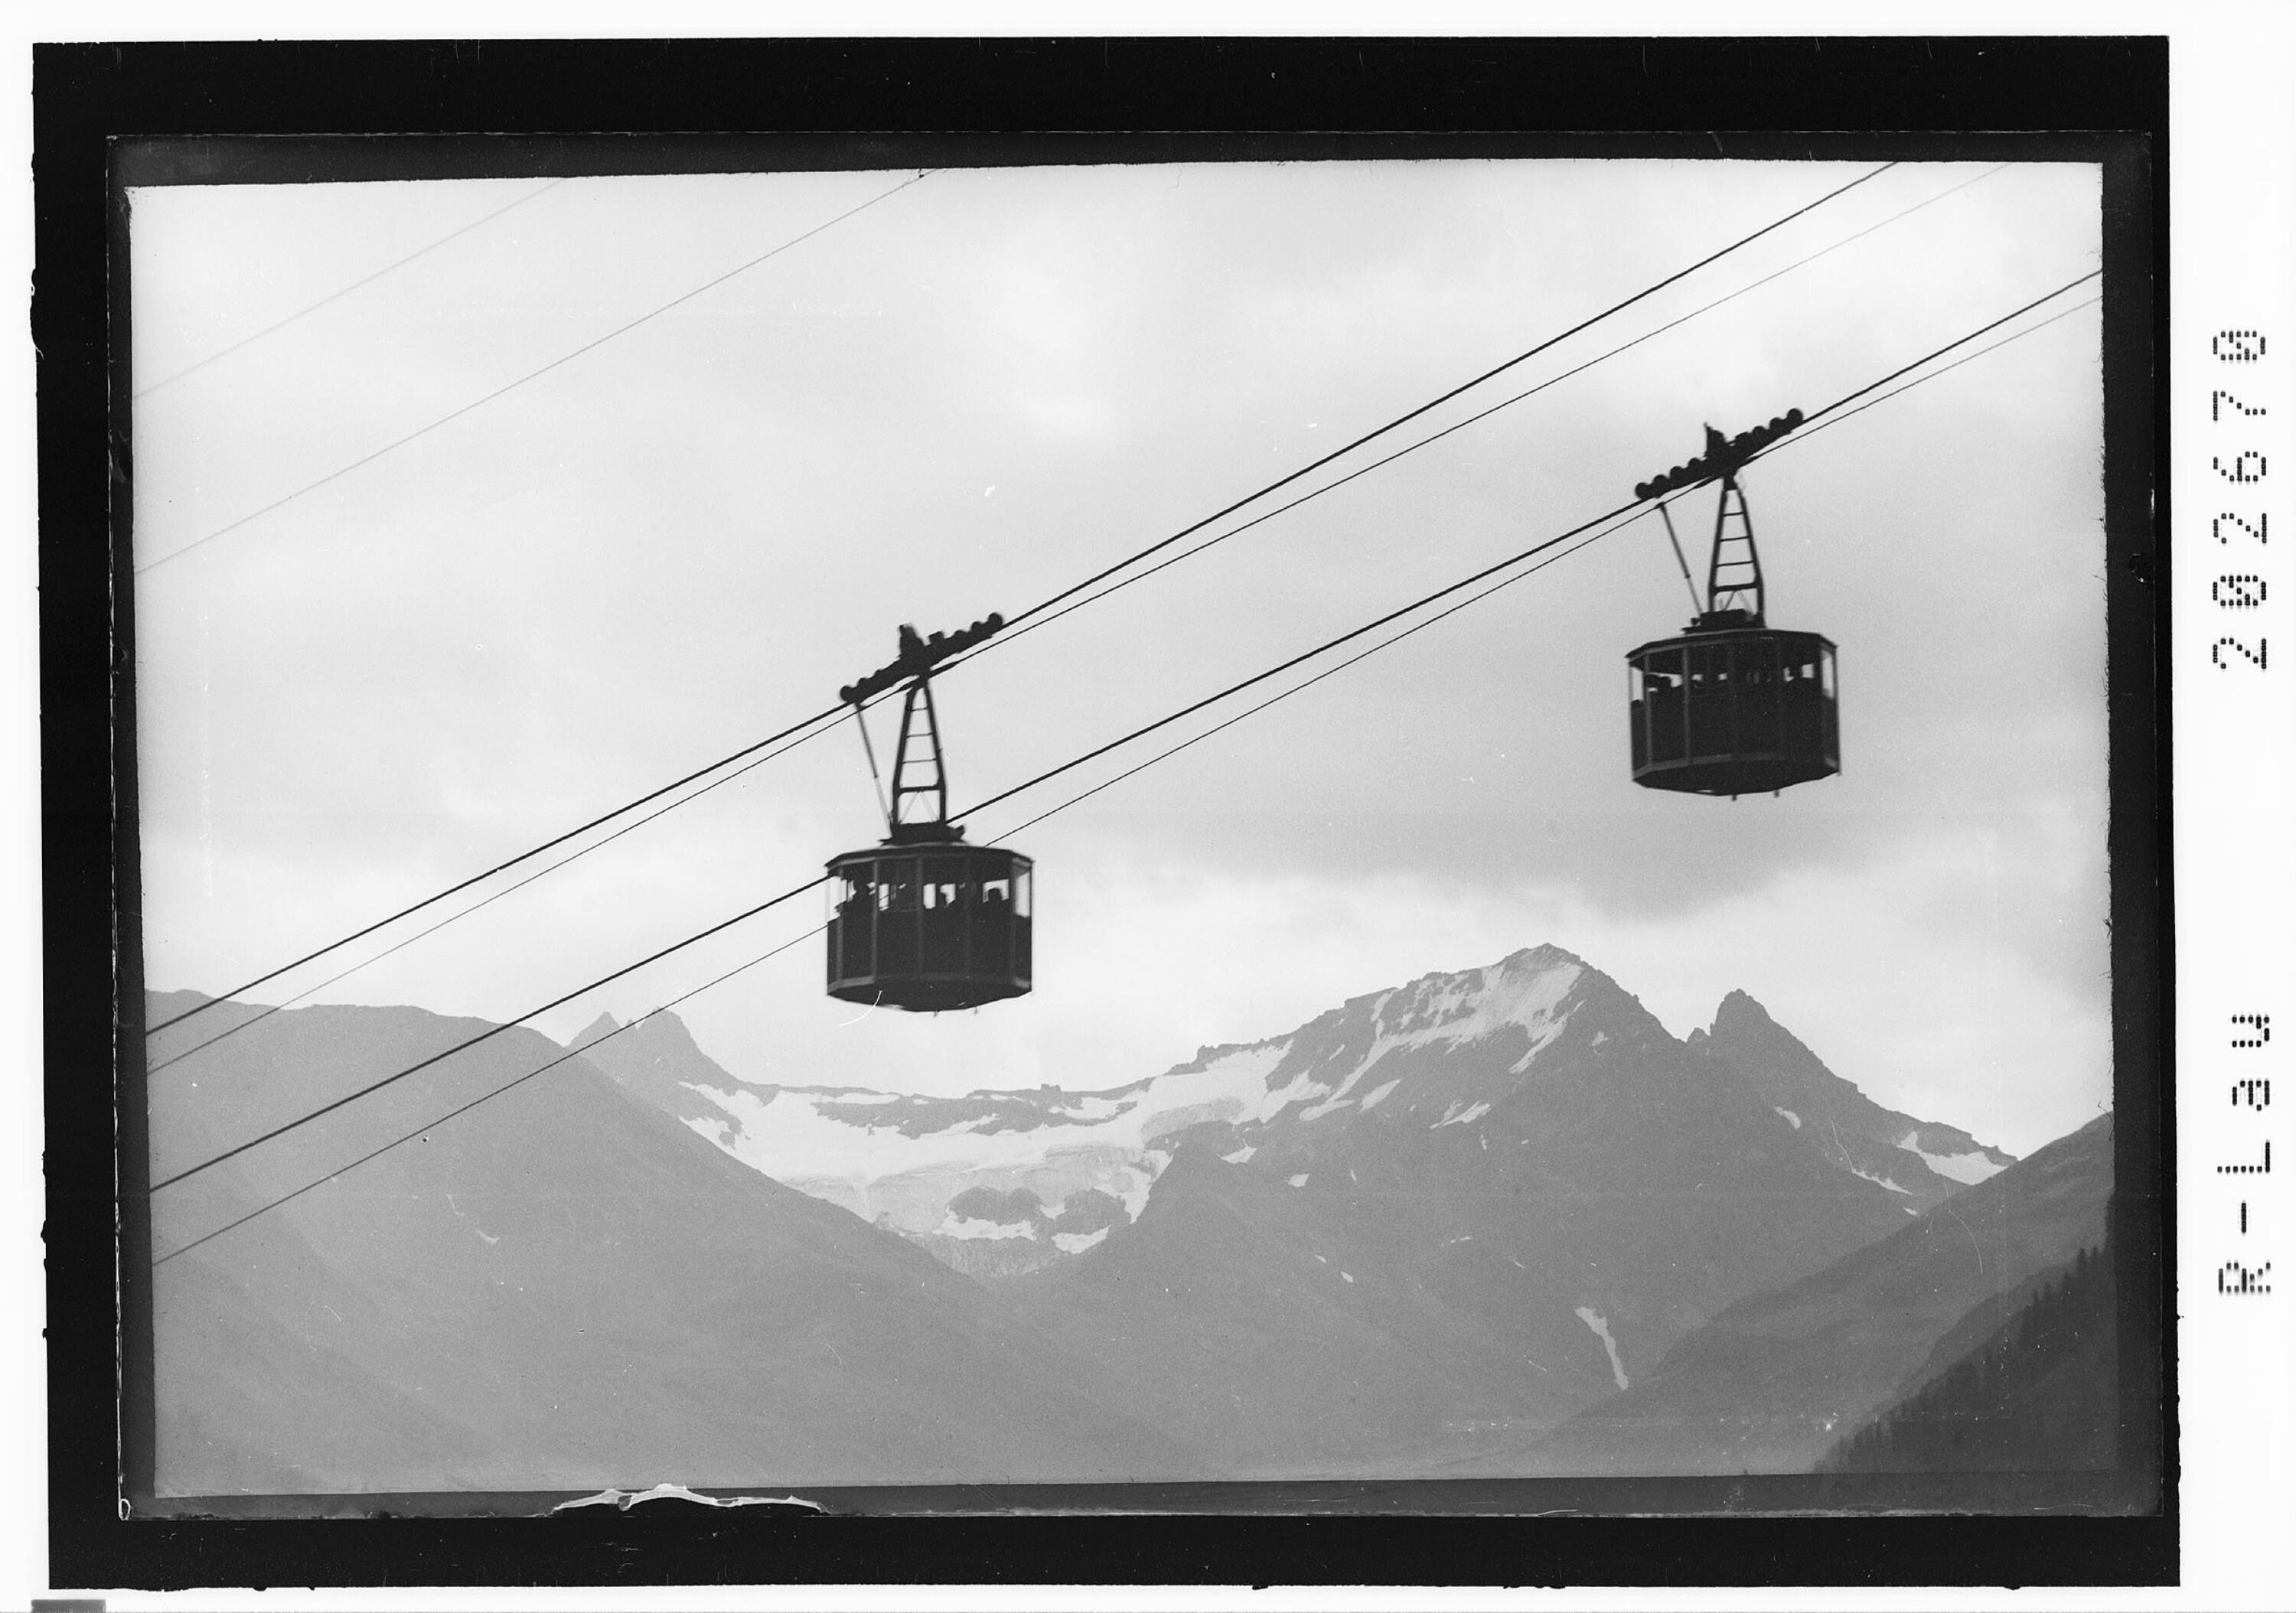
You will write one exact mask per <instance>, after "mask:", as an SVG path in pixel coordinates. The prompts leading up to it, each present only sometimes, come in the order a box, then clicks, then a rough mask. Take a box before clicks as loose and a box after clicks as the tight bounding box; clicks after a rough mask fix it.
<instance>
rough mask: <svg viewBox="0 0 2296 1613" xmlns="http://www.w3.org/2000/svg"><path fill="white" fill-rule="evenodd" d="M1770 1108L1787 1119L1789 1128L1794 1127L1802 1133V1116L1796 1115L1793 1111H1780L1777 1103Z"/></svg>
mask: <svg viewBox="0 0 2296 1613" xmlns="http://www.w3.org/2000/svg"><path fill="white" fill-rule="evenodd" d="M1770 1107H1771V1109H1772V1110H1773V1111H1775V1113H1777V1114H1779V1115H1782V1116H1784V1118H1785V1122H1786V1124H1787V1125H1788V1126H1792V1127H1793V1128H1794V1130H1796V1131H1800V1129H1801V1117H1800V1115H1798V1114H1796V1113H1794V1112H1793V1110H1792V1109H1779V1108H1778V1107H1777V1105H1776V1104H1775V1103H1774V1104H1772V1105H1771V1106H1770Z"/></svg>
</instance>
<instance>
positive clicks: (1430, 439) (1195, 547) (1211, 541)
mask: <svg viewBox="0 0 2296 1613" xmlns="http://www.w3.org/2000/svg"><path fill="white" fill-rule="evenodd" d="M2008 166H2009V165H2008V164H2007V163H2003V164H2000V165H1999V166H1998V167H1996V168H1989V169H1987V170H1986V171H1985V172H1984V173H1982V174H1980V175H1977V176H1975V177H1974V178H1971V179H1964V181H1962V182H1961V183H1960V184H1956V185H1953V186H1951V187H1950V188H1948V189H1946V190H1943V191H1939V192H1938V193H1937V194H1936V195H1934V196H1930V197H1925V198H1923V200H1922V201H1917V202H1915V203H1914V205H1913V206H1911V207H1909V208H1905V209H1900V210H1899V211H1898V212H1895V213H1892V214H1890V216H1889V217H1887V218H1883V219H1882V220H1880V221H1879V222H1877V223H1874V224H1869V225H1866V227H1865V228H1864V229H1862V230H1858V231H1857V232H1856V233H1852V234H1849V235H1844V236H1843V237H1842V238H1841V240H1839V241H1836V242H1832V243H1831V244H1830V245H1827V246H1823V247H1820V248H1819V249H1818V250H1816V251H1815V252H1811V253H1808V255H1806V256H1804V257H1801V258H1795V259H1794V260H1793V261H1792V263H1789V264H1787V265H1785V266H1784V267H1782V268H1777V269H1773V270H1772V271H1771V272H1770V273H1768V274H1764V275H1762V276H1761V277H1760V278H1759V279H1757V280H1751V281H1748V282H1746V283H1745V284H1744V285H1742V286H1740V287H1739V288H1738V289H1737V290H1736V291H1730V292H1727V293H1726V294H1724V295H1723V296H1720V297H1718V298H1716V299H1713V300H1712V301H1711V302H1707V303H1702V304H1701V305H1699V306H1698V307H1694V308H1693V309H1691V310H1690V311H1689V312H1688V313H1686V314H1682V315H1677V316H1676V317H1675V318H1673V319H1669V320H1668V321H1667V322H1666V323H1664V324H1661V325H1657V326H1654V327H1652V329H1650V330H1648V331H1645V332H1643V333H1642V334H1641V335H1639V336H1637V337H1636V338H1634V339H1633V340H1630V341H1623V342H1620V344H1619V345H1618V346H1617V347H1615V348H1609V349H1608V350H1606V351H1604V352H1602V353H1598V354H1596V355H1595V356H1594V357H1592V358H1590V359H1587V361H1586V362H1585V363H1583V364H1574V365H1572V366H1571V367H1570V369H1567V370H1564V371H1562V372H1561V373H1558V374H1555V375H1552V376H1550V377H1548V378H1547V379H1546V380H1545V381H1540V382H1539V383H1538V385H1536V386H1533V387H1527V388H1525V389H1523V390H1522V391H1520V392H1517V393H1515V394H1513V396H1511V397H1505V398H1502V399H1500V400H1499V401H1498V402H1497V403H1495V404H1492V405H1489V406H1488V407H1487V408H1483V409H1479V410H1477V411H1476V412H1475V413H1472V414H1470V415H1468V416H1466V417H1465V418H1464V419H1463V420H1459V421H1456V422H1453V423H1451V424H1450V425H1447V426H1445V427H1444V428H1443V429H1442V430H1439V431H1432V432H1430V433H1429V434H1428V435H1427V436H1425V437H1423V438H1420V439H1419V440H1418V441H1416V442H1414V443H1410V444H1408V445H1406V446H1404V447H1401V448H1398V449H1397V450H1396V451H1395V452H1393V453H1392V454H1385V455H1383V456H1382V457H1381V458H1378V459H1375V460H1373V461H1372V462H1371V463H1369V464H1365V465H1361V466H1358V467H1357V469H1355V470H1353V471H1349V472H1348V473H1347V474H1346V475H1345V476H1341V477H1339V478H1337V479H1334V480H1333V481H1329V482H1326V483H1324V485H1323V486H1322V487H1316V488H1313V489H1311V490H1310V491H1308V492H1306V493H1303V494H1301V495H1300V496H1299V497H1297V498H1293V499H1289V500H1286V501H1285V502H1284V503H1283V504H1278V505H1276V506H1275V508H1274V509H1272V510H1267V511H1265V512H1261V513H1260V514H1258V515H1255V516H1253V517H1252V518H1251V520H1247V521H1242V522H1239V523H1238V524H1237V525H1235V526H1234V527H1231V528H1228V529H1227V530H1226V531H1225V532H1221V533H1217V534H1215V535H1214V536H1210V537H1208V538H1206V539H1205V540H1204V541H1203V542H1201V543H1200V544H1190V545H1188V547H1186V548H1185V549H1183V550H1181V551H1180V552H1179V553H1177V554H1174V555H1170V556H1168V557H1167V558H1165V559H1163V560H1160V561H1157V562H1156V564H1154V565H1152V566H1151V567H1149V568H1148V569H1146V570H1144V571H1136V572H1134V573H1133V574H1132V575H1131V576H1129V577H1119V579H1118V580H1117V581H1115V582H1113V583H1111V584H1110V585H1109V586H1107V587H1105V588H1103V589H1102V590H1101V591H1100V592H1099V593H1097V594H1090V595H1087V597H1085V598H1083V599H1077V600H1070V602H1068V603H1066V604H1064V605H1062V607H1061V608H1060V609H1059V610H1054V611H1053V612H1052V613H1051V614H1050V615H1047V616H1041V617H1037V619H1035V620H1033V621H1026V622H1023V620H1022V618H1024V617H1029V616H1035V615H1036V612H1037V611H1038V610H1044V609H1045V606H1044V605H1038V606H1037V607H1035V608H1034V609H1032V610H1029V611H1024V612H1023V613H1022V615H1021V617H1015V618H1013V621H1014V622H1015V623H1021V624H1022V625H1021V626H1018V627H1013V626H1010V625H1008V628H1007V630H1006V631H1005V632H1004V633H1002V634H1000V635H998V636H996V638H993V639H990V640H989V641H988V643H984V644H982V645H981V646H980V648H978V649H976V650H973V651H970V652H968V653H966V654H964V655H962V656H959V657H957V658H956V659H953V660H951V661H950V662H949V663H948V667H961V666H963V665H964V663H965V662H966V661H969V660H971V659H973V658H974V657H975V656H980V655H987V654H988V653H989V652H990V651H993V650H996V648H998V647H999V646H1000V645H1005V644H1009V643H1012V642H1013V640H1015V639H1018V638H1023V637H1025V636H1027V635H1029V634H1031V633H1033V632H1035V631H1036V630H1037V628H1039V627H1044V626H1050V625H1051V624H1053V623H1054V622H1056V621H1058V620H1060V619H1061V618H1062V617H1064V616H1066V615H1067V614H1068V613H1069V612H1070V611H1071V610H1081V609H1083V608H1084V607H1085V606H1087V605H1089V604H1092V603H1094V602H1096V601H1099V600H1103V599H1106V598H1107V597H1108V596H1109V595H1110V594H1115V593H1117V592H1119V591H1120V590H1122V589H1125V588H1128V587H1130V586H1131V585H1133V584H1134V583H1137V582H1144V581H1146V580H1147V579H1148V578H1149V577H1153V576H1155V575H1156V574H1157V573H1158V572H1160V571H1161V570H1163V569H1165V568H1167V567H1169V566H1177V565H1178V564H1179V563H1180V562H1181V561H1185V560H1187V559H1189V558H1191V557H1192V556H1194V555H1198V554H1201V553H1203V552H1204V551H1205V550H1207V549H1210V548H1211V547H1213V546H1214V545H1215V544H1223V543H1226V541H1227V540H1228V539H1229V538H1231V537H1236V536H1241V535H1242V534H1243V533H1245V532H1249V531H1250V530H1251V528H1254V527H1257V526H1259V524H1260V523H1261V522H1263V521H1268V520H1275V517H1277V516H1279V515H1282V514H1283V513H1284V512H1286V511H1290V510H1296V509H1298V508H1299V507H1300V505H1301V504H1308V503H1310V502H1312V501H1313V500H1316V499H1318V498H1321V497H1322V496H1323V495H1324V494H1326V493H1330V492H1333V491H1335V490H1336V489H1338V488H1341V487H1346V486H1347V485H1348V484H1349V482H1351V481H1354V480H1355V479H1357V478H1358V477H1361V476H1367V475H1369V474H1370V473H1371V472H1372V471H1377V470H1380V469H1382V468H1383V467H1385V466H1387V465H1390V464H1393V463H1395V462H1396V461H1397V460H1398V459H1401V458H1403V457H1404V456H1405V455H1406V454H1415V453H1417V452H1418V451H1419V450H1420V449H1422V448H1424V447H1426V446H1429V445H1430V444H1432V443H1437V442H1440V441H1441V440H1442V439H1443V438H1447V437H1448V436H1450V435H1451V434H1452V433H1453V432H1454V431H1461V430H1465V429H1466V428H1467V427H1469V426H1472V425H1474V424H1476V423H1477V422H1480V421H1484V420H1488V419H1489V418H1490V417H1491V416H1492V415H1494V414H1496V413H1498V412H1499V411H1500V410H1502V409H1508V408H1512V407H1513V406H1514V405H1516V404H1519V403H1521V402H1522V401H1523V400H1524V399H1525V398H1528V397H1536V396H1537V395H1538V394H1539V393H1541V392H1544V391H1546V389H1548V388H1549V387H1554V386H1559V385H1560V384H1561V383H1562V382H1563V381H1569V380H1570V378H1571V377H1573V376H1575V375H1580V374H1584V373H1586V372H1587V371H1588V370H1591V369H1593V368H1594V367H1595V365H1597V364H1604V363H1607V362H1608V361H1609V360H1611V359H1613V358H1616V357H1617V356H1619V355H1620V354H1621V353H1624V352H1626V351H1628V349H1629V348H1638V347H1640V346H1642V344H1643V343H1644V342H1646V341H1649V340H1652V339H1653V338H1656V337H1660V336H1663V335H1665V334H1666V333H1667V332H1669V331H1671V330H1673V329H1674V328H1675V327H1676V326H1677V325H1683V324H1687V323H1689V322H1690V321H1692V320H1693V319H1696V318H1698V317H1699V316H1700V315H1704V314H1709V313H1711V312H1712V311H1713V310H1714V309H1716V308H1718V307H1721V306H1722V305H1723V304H1724V303H1726V302H1734V301H1736V300H1737V299H1739V298H1741V297H1743V296H1745V295H1746V294H1747V293H1748V292H1750V291H1758V290H1759V289H1760V288H1761V287H1763V286H1766V285H1767V284H1769V283H1770V282H1772V281H1774V280H1776V279H1778V278H1779V277H1781V276H1782V275H1785V274H1792V273H1793V271H1794V270H1796V269H1799V268H1800V267H1802V266H1805V265H1807V264H1811V263H1815V262H1816V261H1817V259H1819V258H1824V257H1825V256H1827V255H1828V254H1830V253H1833V252H1838V251H1840V250H1841V249H1842V248H1843V247H1846V246H1849V245H1850V244H1851V243H1852V242H1857V241H1861V240H1863V239H1864V238H1865V237H1866V236H1868V235H1871V234H1872V233H1874V232H1875V231H1876V230H1880V229H1883V228H1886V227H1887V226H1888V225H1893V224H1895V223H1897V222H1898V220H1899V219H1901V218H1905V217H1908V216H1910V215H1912V214H1915V213H1918V212H1920V211H1921V210H1922V209H1923V208H1926V207H1931V206H1934V205H1935V204H1937V203H1938V202H1940V201H1945V200H1946V198H1948V196H1953V195H1957V194H1958V193H1959V192H1963V191H1965V190H1967V189H1968V188H1969V187H1970V186H1971V185H1973V184H1982V183H1983V182H1984V181H1986V180H1988V179H1990V178H1992V177H1993V176H1995V175H1996V174H1998V173H2000V172H2001V171H2002V169H2003V168H2007V167H2008ZM1878 171H1879V170H1878V169H1877V170H1876V172H1878ZM1866 177H1867V178H1871V177H1873V176H1872V175H1870V174H1869V175H1867V176H1866ZM1811 205H1812V206H1815V205H1816V203H1812V204H1811ZM1621 306H1624V305H1621ZM1566 333H1567V332H1566ZM1557 340H1560V338H1557ZM1535 350H1536V349H1534V351H1535ZM1526 356H1528V355H1526ZM1470 384H1472V383H1470ZM1454 396H1456V394H1454ZM1437 401H1438V402H1440V401H1442V400H1441V399H1438V400H1437ZM1429 406H1430V407H1432V406H1433V405H1429ZM1406 418H1409V417H1408V416H1406ZM1386 429H1387V428H1384V427H1382V430H1386ZM1374 435H1377V433H1374ZM1346 451H1347V450H1346V449H1341V453H1345V452H1346ZM1318 463H1323V462H1318ZM1315 468H1316V467H1315V466H1314V465H1310V466H1308V470H1314V469H1315ZM1300 474H1304V472H1302V473H1300ZM1292 479H1293V478H1290V477H1287V478H1286V479H1285V480H1287V481H1289V480H1292ZM1277 485H1279V486H1280V485H1282V484H1277ZM1267 491H1268V489H1265V488H1263V489H1262V490H1261V493H1259V494H1255V495H1252V496H1253V497H1254V498H1257V497H1259V496H1262V495H1264V494H1265V493H1266V492H1267ZM1242 502H1243V503H1245V504H1249V503H1251V499H1246V500H1243V501H1242ZM1236 507H1238V506H1235V505H1231V506H1229V508H1230V509H1231V510H1233V509H1234V508H1236ZM1218 519H1219V518H1218V516H1212V517H1210V518H1208V520H1218ZM1206 524H1207V522H1206V521H1199V522H1197V523H1196V526H1195V527H1193V528H1189V531H1194V530H1197V529H1199V528H1201V527H1203V526H1204V525H1206ZM1178 536H1187V534H1186V533H1185V532H1184V533H1181V534H1179V535H1178ZM1171 541H1173V540H1171V539H1166V540H1165V542H1166V543H1167V544H1169V542H1171ZM1162 546H1164V545H1163V544H1158V545H1156V547H1158V548H1160V547H1162ZM1677 546H1678V545H1677ZM1149 553H1154V550H1153V549H1148V550H1143V551H1142V552H1141V554H1140V555H1136V556H1134V557H1133V558H1134V559H1135V560H1137V559H1140V558H1142V556H1144V555H1146V554H1149ZM1130 563H1131V562H1130V561H1123V562H1119V565H1118V566H1116V567H1114V568H1111V569H1114V570H1121V569H1123V567H1124V566H1125V565H1128V564H1130ZM1684 574H1685V577H1687V575H1688V570H1687V568H1686V567H1685V573H1684ZM1101 575H1102V576H1103V577H1105V576H1107V575H1108V573H1107V572H1103V573H1102V574H1101ZM1092 580H1095V579H1087V582H1086V583H1083V584H1079V585H1078V587H1087V586H1089V585H1090V583H1091V581H1092ZM1075 592H1077V590H1076V589H1073V588H1072V589H1070V590H1069V591H1068V594H1055V595H1054V600H1055V601H1057V600H1062V599H1067V598H1068V595H1069V594H1074V593H1075ZM1692 597H1693V602H1694V601H1695V599H1696V590H1695V589H1693V591H1692ZM1046 603H1047V604H1049V603H1051V601H1048V602H1046ZM946 669H947V668H944V670H946Z"/></svg>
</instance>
